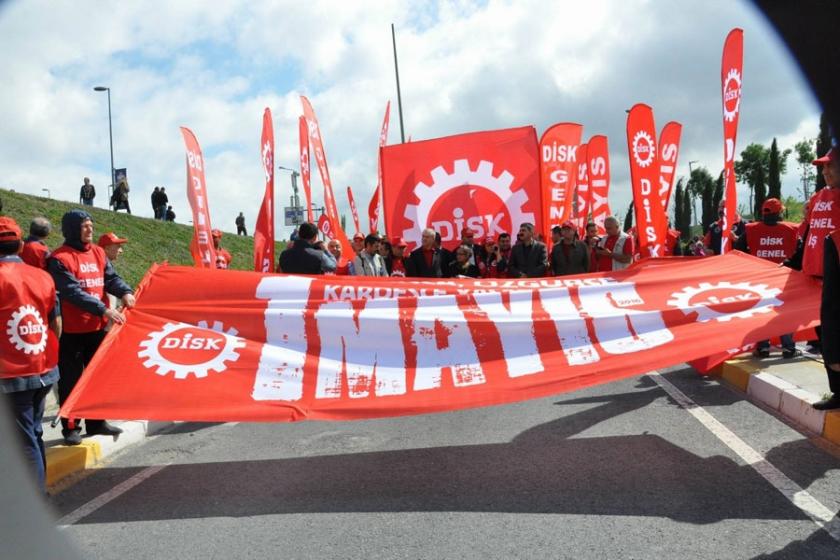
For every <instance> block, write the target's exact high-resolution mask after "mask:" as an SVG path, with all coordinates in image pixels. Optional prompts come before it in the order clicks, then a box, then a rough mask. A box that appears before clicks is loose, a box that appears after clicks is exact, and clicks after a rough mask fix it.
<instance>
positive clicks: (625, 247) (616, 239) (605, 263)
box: [595, 216, 633, 272]
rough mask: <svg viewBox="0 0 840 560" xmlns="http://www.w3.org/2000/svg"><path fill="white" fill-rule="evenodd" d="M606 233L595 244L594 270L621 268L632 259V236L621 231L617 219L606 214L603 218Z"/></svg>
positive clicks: (608, 270) (602, 270) (605, 270)
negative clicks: (595, 258)
mask: <svg viewBox="0 0 840 560" xmlns="http://www.w3.org/2000/svg"><path fill="white" fill-rule="evenodd" d="M604 229H605V230H606V232H607V235H605V236H604V237H602V238H601V239H600V241H598V244H597V245H596V246H595V256H596V257H597V260H596V261H595V262H596V264H595V271H597V272H610V271H613V270H623V269H625V268H627V267H628V266H630V263H631V262H632V261H633V238H632V237H630V236H629V235H627V234H626V233H624V232H623V231H621V228H620V227H619V225H618V219H617V218H616V217H615V216H608V217H607V219H605V220H604Z"/></svg>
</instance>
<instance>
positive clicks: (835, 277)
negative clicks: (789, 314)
mask: <svg viewBox="0 0 840 560" xmlns="http://www.w3.org/2000/svg"><path fill="white" fill-rule="evenodd" d="M838 294H840V256H838V247H837V245H835V243H834V239H833V238H832V237H831V236H828V237H826V238H825V248H824V249H823V290H822V305H821V306H820V323H821V324H822V333H821V334H820V338H821V340H822V353H823V360H824V361H825V363H827V364H837V363H840V296H838Z"/></svg>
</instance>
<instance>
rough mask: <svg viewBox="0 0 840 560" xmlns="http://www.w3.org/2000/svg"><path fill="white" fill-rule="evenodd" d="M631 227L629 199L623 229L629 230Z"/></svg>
mask: <svg viewBox="0 0 840 560" xmlns="http://www.w3.org/2000/svg"><path fill="white" fill-rule="evenodd" d="M631 227H633V201H632V200H631V201H630V206H629V207H628V208H627V214H625V216H624V231H630V228H631Z"/></svg>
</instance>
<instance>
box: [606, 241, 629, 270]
mask: <svg viewBox="0 0 840 560" xmlns="http://www.w3.org/2000/svg"><path fill="white" fill-rule="evenodd" d="M617 242H618V235H610V236H608V237H607V240H606V241H605V242H604V248H605V249H609V250H610V251H612V250H613V248H614V247H615V244H616V243H617ZM619 254H621V255H632V254H633V238H632V237H631V236H629V235H628V236H627V239H625V240H624V247H622V250H621V253H619ZM614 262H615V261H614V260H613V258H612V257H611V256H610V257H602V256H599V257H598V271H599V272H609V271H611V270H612V269H613V263H614Z"/></svg>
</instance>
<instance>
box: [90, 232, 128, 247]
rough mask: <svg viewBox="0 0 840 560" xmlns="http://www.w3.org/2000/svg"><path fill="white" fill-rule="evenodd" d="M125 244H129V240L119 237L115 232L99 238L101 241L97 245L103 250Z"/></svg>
mask: <svg viewBox="0 0 840 560" xmlns="http://www.w3.org/2000/svg"><path fill="white" fill-rule="evenodd" d="M123 243H128V239H123V238H121V237H117V234H116V233H114V232H113V231H109V232H108V233H105V234H102V235H101V236H99V241H97V242H96V244H97V245H99V246H100V247H102V248H105V247H107V246H108V245H122V244H123Z"/></svg>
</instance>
